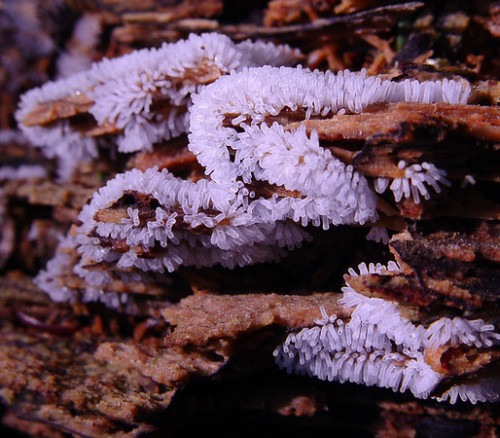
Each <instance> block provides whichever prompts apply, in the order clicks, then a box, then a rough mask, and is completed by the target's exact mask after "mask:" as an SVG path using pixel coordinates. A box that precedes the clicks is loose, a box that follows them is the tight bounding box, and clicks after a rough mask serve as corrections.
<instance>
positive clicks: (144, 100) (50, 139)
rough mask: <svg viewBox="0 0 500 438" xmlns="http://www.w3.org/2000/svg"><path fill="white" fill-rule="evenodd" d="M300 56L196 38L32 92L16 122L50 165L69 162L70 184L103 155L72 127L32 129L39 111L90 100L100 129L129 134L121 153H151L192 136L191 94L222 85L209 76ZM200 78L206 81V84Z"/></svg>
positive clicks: (266, 46) (65, 167)
mask: <svg viewBox="0 0 500 438" xmlns="http://www.w3.org/2000/svg"><path fill="white" fill-rule="evenodd" d="M298 56H299V52H298V51H297V50H293V49H291V48H290V47H288V46H284V45H282V46H275V45H273V44H271V43H264V42H250V41H244V42H242V43H239V44H235V43H233V42H232V41H231V40H230V39H229V38H228V37H226V36H224V35H220V34H202V35H195V34H191V35H190V36H189V38H188V39H186V40H183V41H178V42H176V43H170V44H164V45H163V46H162V47H161V48H159V49H143V50H138V51H135V52H132V53H130V54H128V55H125V56H122V57H119V58H114V59H104V60H102V61H100V62H98V63H95V64H93V66H92V68H91V69H90V70H88V71H84V72H81V73H78V74H75V75H73V76H70V77H68V78H66V79H61V80H58V81H53V82H48V83H46V84H44V85H43V86H42V87H39V88H35V89H33V90H30V91H28V92H27V93H25V94H24V95H23V96H22V97H21V102H20V105H19V109H18V111H17V112H16V119H17V121H18V123H19V127H20V128H21V129H22V130H23V132H24V133H25V134H26V136H27V137H28V138H29V140H30V141H31V142H32V143H33V144H34V145H36V146H41V147H42V148H43V151H44V153H45V154H46V155H47V156H48V157H51V158H52V157H58V158H59V159H60V160H61V166H62V168H61V173H62V174H63V176H66V177H68V176H69V174H70V172H71V170H72V168H73V167H74V166H75V164H76V163H77V162H79V161H82V160H88V159H90V158H92V157H95V156H96V155H97V148H96V146H97V143H96V140H95V139H94V138H91V137H86V136H84V135H83V136H82V134H81V133H80V132H79V131H78V130H75V129H74V128H73V127H72V125H71V124H70V122H69V121H68V120H60V121H58V122H57V123H51V124H49V125H47V126H25V125H24V123H23V120H24V118H25V116H26V115H27V114H29V113H30V112H31V111H33V110H34V109H35V108H36V107H37V105H39V104H46V103H50V102H52V101H56V100H58V99H68V98H71V97H77V96H78V95H81V94H82V93H83V94H85V95H87V97H89V98H91V99H92V100H93V102H94V103H93V105H92V106H91V107H90V109H89V110H88V111H89V113H90V114H91V115H92V116H93V117H94V118H95V120H96V122H97V124H98V125H106V124H108V123H110V124H114V125H115V126H116V128H117V129H119V130H122V134H120V135H119V136H118V138H117V144H118V150H119V151H121V152H133V151H137V150H141V149H150V148H151V146H152V144H154V143H156V142H159V141H161V140H164V139H168V138H170V137H174V136H177V135H179V134H181V133H183V132H186V130H187V121H188V115H187V111H186V108H188V107H189V106H190V105H191V94H192V93H194V92H197V91H199V89H200V87H201V86H203V85H204V84H203V83H200V82H199V81H201V82H203V81H205V82H207V81H208V82H210V81H213V80H215V79H216V77H217V75H215V76H214V77H213V78H203V73H202V70H204V69H210V68H215V69H218V70H219V71H220V74H227V73H229V72H231V71H234V70H241V69H242V68H243V67H248V66H259V65H263V64H262V63H266V64H270V65H291V64H294V63H296V62H297V58H298ZM197 69H200V73H199V74H197V73H196V71H197ZM190 72H192V76H193V77H190V74H191V73H190ZM198 76H201V77H202V78H201V79H199V80H198V79H197V77H198ZM154 100H161V101H162V102H163V101H166V102H168V104H169V106H170V107H171V110H170V111H169V112H168V115H166V116H160V115H158V114H156V113H154V112H152V111H151V105H152V104H153V101H154Z"/></svg>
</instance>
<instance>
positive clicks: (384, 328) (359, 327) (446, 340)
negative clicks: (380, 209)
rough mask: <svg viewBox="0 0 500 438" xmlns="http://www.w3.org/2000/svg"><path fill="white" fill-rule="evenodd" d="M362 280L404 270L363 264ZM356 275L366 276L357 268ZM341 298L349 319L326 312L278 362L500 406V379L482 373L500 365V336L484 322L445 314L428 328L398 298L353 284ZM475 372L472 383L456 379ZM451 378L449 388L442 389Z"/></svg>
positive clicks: (293, 338)
mask: <svg viewBox="0 0 500 438" xmlns="http://www.w3.org/2000/svg"><path fill="white" fill-rule="evenodd" d="M359 270H360V274H361V275H365V276H366V275H377V274H378V275H384V274H385V275H391V273H398V272H399V271H400V267H399V266H398V265H397V264H396V263H394V262H391V263H389V265H388V266H387V267H385V266H382V265H380V264H377V265H375V264H372V263H371V264H369V265H368V266H367V265H366V264H364V263H363V264H361V265H360V266H359ZM349 276H350V277H351V278H353V277H358V276H359V274H358V273H357V272H356V271H354V270H353V269H350V270H349ZM343 292H344V295H343V297H342V298H341V300H340V301H339V303H341V304H342V305H344V306H345V307H346V308H353V309H354V310H353V312H352V314H351V316H350V318H348V321H344V320H343V319H338V318H337V316H336V315H335V314H334V315H328V314H326V312H325V310H324V309H321V315H322V318H321V319H317V320H316V321H315V324H316V325H315V326H313V327H312V328H305V329H303V330H301V331H300V332H298V333H296V334H290V335H288V337H287V339H286V340H285V342H284V343H283V345H281V346H279V347H278V348H277V349H276V350H275V351H274V355H275V356H276V361H277V363H278V365H279V366H280V367H282V368H285V369H286V370H287V371H288V372H289V373H290V372H295V373H298V374H305V375H308V376H311V377H317V378H319V379H321V380H328V381H339V382H340V383H343V382H352V383H358V384H364V385H367V386H372V385H375V386H379V387H382V388H390V389H392V390H393V391H395V392H396V391H401V392H404V391H407V390H409V391H411V392H412V393H413V395H415V396H416V397H418V398H428V397H429V396H431V395H432V396H433V397H434V398H437V399H438V400H440V401H443V400H449V401H450V402H451V403H455V402H456V400H457V397H458V396H460V398H461V399H462V400H463V401H470V402H472V403H474V404H475V403H477V402H478V401H481V402H486V401H498V400H499V399H500V379H498V377H494V376H493V375H488V374H486V376H484V375H480V374H479V375H476V376H475V375H474V373H476V372H477V371H478V370H480V369H481V368H482V367H484V366H485V365H487V364H489V363H492V362H494V361H495V360H496V359H497V358H498V356H499V352H498V349H496V347H497V346H498V345H499V343H500V333H498V332H496V331H495V327H494V325H493V324H488V323H485V322H484V321H483V320H482V319H475V320H470V319H467V318H461V317H455V318H453V319H450V318H447V317H440V318H438V319H436V320H435V321H433V322H432V323H430V324H428V325H427V326H424V325H421V324H416V323H414V322H412V321H411V320H410V319H409V318H407V317H404V316H403V315H402V311H401V309H399V308H398V306H397V305H395V304H394V303H393V302H391V301H390V300H384V299H381V298H369V297H366V296H363V295H361V294H359V293H358V292H356V291H355V290H354V289H353V288H352V287H351V285H350V283H349V282H347V284H346V286H345V287H344V288H343ZM467 374H468V375H472V376H471V377H470V379H469V380H467V383H460V379H458V382H459V383H455V384H454V383H453V378H455V379H456V378H457V377H458V378H459V377H462V376H464V375H467ZM445 379H446V380H447V383H446V387H447V389H446V390H443V388H440V389H439V391H440V392H438V393H435V390H438V389H437V386H438V384H439V383H440V382H441V381H443V380H445Z"/></svg>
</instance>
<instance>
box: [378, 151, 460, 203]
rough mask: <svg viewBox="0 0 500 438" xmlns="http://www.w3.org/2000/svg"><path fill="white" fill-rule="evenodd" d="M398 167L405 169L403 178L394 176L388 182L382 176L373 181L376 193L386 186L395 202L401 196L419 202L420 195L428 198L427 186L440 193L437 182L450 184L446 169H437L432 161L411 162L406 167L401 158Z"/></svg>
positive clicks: (382, 190) (399, 199)
mask: <svg viewBox="0 0 500 438" xmlns="http://www.w3.org/2000/svg"><path fill="white" fill-rule="evenodd" d="M398 167H399V168H400V169H404V171H405V176H404V177H403V178H395V179H393V180H392V183H390V179H389V178H383V177H382V178H377V179H376V180H375V182H374V186H375V191H376V192H377V193H384V192H385V190H386V189H387V187H389V188H390V189H391V190H392V192H393V194H394V199H395V200H396V202H399V201H401V199H403V197H405V198H410V197H412V198H413V200H414V201H415V203H417V204H419V203H420V196H423V197H424V199H426V200H428V199H429V198H430V193H429V190H428V188H427V186H430V187H432V188H433V189H434V191H435V192H436V193H441V187H440V185H439V184H443V185H446V186H449V185H451V183H450V182H449V181H448V180H447V179H446V171H445V170H443V169H438V168H437V167H436V166H434V164H432V163H427V162H425V161H424V162H423V163H422V164H412V165H411V166H408V167H407V166H406V163H405V162H404V161H403V160H401V161H400V162H399V163H398ZM389 183H390V186H389Z"/></svg>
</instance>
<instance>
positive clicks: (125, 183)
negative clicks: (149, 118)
mask: <svg viewBox="0 0 500 438" xmlns="http://www.w3.org/2000/svg"><path fill="white" fill-rule="evenodd" d="M130 192H137V193H139V194H140V195H147V196H151V197H152V199H154V200H155V201H156V202H157V204H158V207H156V209H155V217H154V219H153V218H150V219H149V220H148V221H147V223H141V221H140V218H139V213H140V212H139V210H138V209H134V208H131V207H128V208H127V215H128V217H126V218H123V219H122V220H121V223H112V222H100V221H99V220H98V219H96V213H97V212H98V211H100V210H105V209H107V208H110V207H112V206H113V204H115V203H116V202H118V201H119V200H120V199H121V198H122V196H123V195H125V194H126V193H130ZM246 202H247V198H246V197H245V196H243V195H241V193H235V192H234V191H233V190H232V188H231V187H225V186H222V185H219V184H217V183H215V182H213V181H208V180H200V181H198V182H196V183H193V182H190V181H186V180H181V179H178V178H175V177H174V176H173V175H172V174H170V173H169V172H168V171H167V170H163V171H161V172H160V171H158V170H157V169H156V168H151V169H148V170H146V171H145V172H141V171H139V170H137V169H134V170H131V171H129V172H126V173H124V174H120V175H117V176H116V177H115V178H114V179H112V180H110V181H109V182H108V183H107V185H106V186H105V187H103V188H101V189H100V190H99V191H98V192H97V193H96V194H94V196H93V198H92V200H91V201H90V203H89V204H88V205H86V206H85V207H84V208H83V209H82V211H81V213H80V215H79V220H80V221H81V222H82V225H81V226H80V227H79V228H78V232H77V234H76V237H75V240H76V242H77V243H78V247H77V250H78V252H79V253H80V254H81V262H80V263H79V264H77V265H76V266H75V272H76V273H77V274H79V275H80V276H82V277H84V278H85V279H86V281H87V282H88V283H89V284H91V285H94V286H102V285H103V284H105V283H108V282H110V281H111V279H110V278H108V277H106V273H105V272H103V273H101V274H100V275H99V276H96V275H95V273H94V272H87V271H86V270H85V264H87V263H88V261H89V260H91V261H92V262H93V263H100V262H107V263H115V264H116V266H117V267H118V268H124V269H127V268H135V269H139V270H141V271H153V272H159V273H162V272H164V271H167V272H172V271H174V270H176V269H177V268H178V267H179V266H180V265H183V266H196V267H202V266H213V265H215V264H221V265H222V266H225V267H229V268H234V267H235V266H244V265H248V264H250V263H257V262H264V261H275V260H278V259H279V258H280V257H281V256H283V255H284V254H285V253H286V251H285V250H284V248H288V249H293V248H295V247H297V246H300V244H301V242H302V241H303V240H304V239H307V238H308V235H307V234H306V233H305V232H304V231H302V230H301V229H300V228H298V227H297V226H295V225H293V224H284V223H276V222H260V221H258V220H256V218H255V217H254V216H252V215H250V214H249V213H248V211H247V204H246ZM179 223H182V226H181V227H179V226H178V225H179ZM197 228H201V229H204V230H205V231H202V232H199V233H197V232H192V231H191V230H193V229H194V230H196V229H197ZM100 238H110V239H115V240H117V241H120V242H124V243H125V244H126V245H127V246H128V247H129V249H128V250H127V251H126V252H124V253H118V252H116V251H113V249H112V248H110V247H106V246H102V245H101V244H100V240H99V239H100ZM154 246H156V247H157V248H161V250H160V254H158V255H156V256H155V257H154V258H150V257H141V256H140V255H138V252H141V251H140V250H139V251H138V249H141V248H142V249H143V250H148V249H149V248H152V247H154Z"/></svg>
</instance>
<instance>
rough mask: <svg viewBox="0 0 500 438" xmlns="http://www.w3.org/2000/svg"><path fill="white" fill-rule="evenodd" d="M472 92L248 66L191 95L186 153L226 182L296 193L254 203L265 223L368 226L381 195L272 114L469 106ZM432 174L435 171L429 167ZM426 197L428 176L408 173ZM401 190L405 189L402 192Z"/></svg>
mask: <svg viewBox="0 0 500 438" xmlns="http://www.w3.org/2000/svg"><path fill="white" fill-rule="evenodd" d="M469 92H470V89H469V87H467V86H464V85H463V84H461V83H457V82H454V81H443V82H441V81H437V82H423V83H418V82H417V81H409V80H407V81H403V82H399V83H396V82H391V81H388V80H382V79H381V78H379V77H373V76H372V77H368V76H367V75H366V72H361V73H351V72H349V71H342V72H339V73H338V74H336V75H335V74H333V73H331V72H327V73H322V72H318V71H313V72H311V71H309V70H306V69H301V68H295V69H293V68H286V67H281V68H273V67H269V66H266V67H260V68H249V69H244V71H242V72H239V73H233V74H231V75H229V76H226V77H221V78H220V79H219V80H217V81H216V82H215V83H213V84H211V85H209V86H207V87H206V88H204V89H203V90H202V91H200V93H199V94H198V95H195V96H194V97H193V101H194V106H193V108H192V110H191V119H190V130H191V133H190V135H189V140H190V143H189V148H190V150H191V151H193V152H194V153H195V154H196V156H197V158H198V161H199V162H200V163H201V164H202V165H203V166H204V167H205V169H206V173H207V175H210V177H211V178H212V179H213V180H214V181H217V182H219V183H221V184H226V185H228V184H231V185H236V184H237V183H238V182H240V181H243V182H244V183H247V184H249V183H251V182H252V181H267V182H269V183H271V184H275V185H278V186H283V187H284V188H285V189H287V190H290V191H298V192H300V194H301V195H302V197H301V198H291V197H281V198H280V197H275V198H273V199H257V200H255V201H254V202H253V203H252V208H253V209H254V212H255V213H256V214H262V215H263V218H265V220H268V219H270V220H280V219H292V220H294V221H296V222H301V223H303V224H306V223H309V222H312V223H313V224H315V225H319V224H320V223H323V226H324V227H325V228H327V227H328V226H329V225H330V224H351V223H361V224H363V223H365V222H368V221H372V220H374V219H376V216H377V215H376V212H375V207H376V196H375V194H374V193H373V191H372V190H371V189H370V188H369V186H368V183H367V180H366V179H365V178H364V177H363V176H362V175H361V174H359V173H358V172H356V171H354V169H353V168H352V166H346V165H345V164H344V163H342V162H341V161H340V160H338V159H337V158H335V157H334V156H333V155H332V154H331V152H330V151H329V150H325V149H324V148H322V147H321V146H320V142H319V139H318V136H317V134H316V133H315V132H313V133H311V135H308V134H307V133H306V132H305V130H304V129H303V128H299V129H296V130H290V131H285V130H284V127H283V126H282V125H280V124H279V123H278V122H274V123H272V124H271V125H270V126H268V123H267V122H266V118H267V117H270V116H271V117H276V116H279V115H280V114H281V113H282V112H284V113H285V114H286V113H287V112H288V111H292V112H294V111H303V112H304V114H305V118H306V119H308V118H310V117H312V116H327V115H328V114H332V113H333V114H335V113H339V112H343V111H346V110H349V111H352V112H362V111H363V109H364V108H366V107H367V106H368V105H370V104H373V103H377V102H398V101H411V102H436V101H447V102H454V103H456V102H465V101H466V99H467V96H468V93H469ZM426 170H428V171H429V172H430V171H431V170H433V169H431V168H429V169H426ZM409 172H412V175H410V176H409V177H410V178H412V181H413V182H414V185H415V187H417V189H418V190H420V192H421V193H422V195H424V196H426V194H427V192H423V190H424V189H425V186H424V183H426V184H431V185H432V186H433V187H435V185H434V184H433V182H432V181H431V179H430V176H427V173H429V172H427V173H426V174H425V176H421V175H420V174H419V173H418V172H417V171H416V170H415V169H413V168H412V169H411V170H409ZM403 192H404V190H403Z"/></svg>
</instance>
